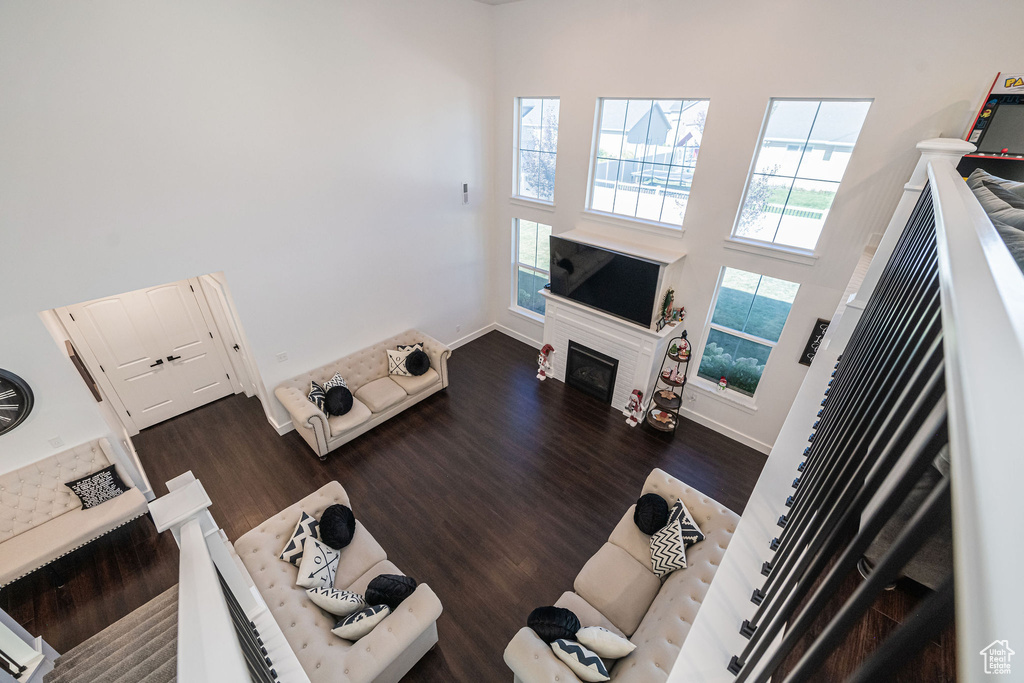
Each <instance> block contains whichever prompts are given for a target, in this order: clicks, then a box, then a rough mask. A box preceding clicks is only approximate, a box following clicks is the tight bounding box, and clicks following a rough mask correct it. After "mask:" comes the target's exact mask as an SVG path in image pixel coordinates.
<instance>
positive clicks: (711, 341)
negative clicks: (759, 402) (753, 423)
mask: <svg viewBox="0 0 1024 683" xmlns="http://www.w3.org/2000/svg"><path fill="white" fill-rule="evenodd" d="M799 288H800V285H798V284H796V283H794V282H787V281H786V280H779V279H776V278H772V277H767V276H764V275H758V274H757V273H748V272H746V271H744V270H737V269H735V268H726V269H725V272H724V273H723V275H722V284H721V286H720V287H719V290H718V298H717V300H716V302H715V310H714V313H713V314H712V316H711V325H710V329H709V330H708V338H707V342H706V343H705V345H704V353H703V354H702V357H701V361H700V367H699V368H698V370H697V375H698V376H699V377H703V378H704V379H707V380H710V381H712V382H716V383H717V382H718V381H719V380H720V379H721V378H722V377H725V379H726V381H727V385H726V386H727V388H728V389H732V390H733V391H738V392H739V393H741V394H745V395H747V396H753V395H754V392H755V391H756V390H757V385H758V383H759V382H760V381H761V373H763V372H764V367H765V364H766V363H767V362H768V356H769V354H771V351H772V348H774V347H775V343H776V342H777V341H779V337H780V336H781V335H782V328H783V327H785V325H786V319H787V318H788V317H789V309H790V308H791V307H792V306H793V301H794V299H796V293H797V290H798V289H799Z"/></svg>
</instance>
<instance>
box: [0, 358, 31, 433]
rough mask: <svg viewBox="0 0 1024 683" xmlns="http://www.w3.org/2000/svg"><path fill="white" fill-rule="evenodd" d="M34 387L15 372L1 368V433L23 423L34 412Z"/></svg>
mask: <svg viewBox="0 0 1024 683" xmlns="http://www.w3.org/2000/svg"><path fill="white" fill-rule="evenodd" d="M33 401H34V399H33V397H32V389H31V388H30V387H29V386H28V382H26V381H25V380H23V379H22V378H20V377H18V376H17V375H15V374H14V373H13V372H8V371H7V370H2V369H0V435H2V434H6V433H7V432H9V431H11V430H12V429H14V428H15V427H17V426H18V425H19V424H21V423H22V422H23V421H24V420H25V418H26V417H28V414H29V413H30V412H32V403H33Z"/></svg>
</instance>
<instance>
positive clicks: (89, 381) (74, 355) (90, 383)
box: [64, 339, 103, 403]
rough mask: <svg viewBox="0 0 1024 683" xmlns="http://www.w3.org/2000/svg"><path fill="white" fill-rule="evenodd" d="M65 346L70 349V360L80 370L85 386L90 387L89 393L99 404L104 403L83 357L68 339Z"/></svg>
mask: <svg viewBox="0 0 1024 683" xmlns="http://www.w3.org/2000/svg"><path fill="white" fill-rule="evenodd" d="M64 346H66V347H67V349H68V358H70V359H71V362H72V363H73V364H74V366H75V368H77V369H78V374H80V375H81V376H82V379H83V380H85V385H86V386H87V387H89V391H91V392H92V397H93V398H95V399H96V402H97V403H102V402H103V397H102V396H100V388H99V387H98V386H96V380H94V379H93V378H92V375H91V374H89V369H88V368H87V367H85V363H83V362H82V357H81V356H79V355H78V351H76V350H75V347H74V345H72V343H71V341H70V340H68V339H65V340H64Z"/></svg>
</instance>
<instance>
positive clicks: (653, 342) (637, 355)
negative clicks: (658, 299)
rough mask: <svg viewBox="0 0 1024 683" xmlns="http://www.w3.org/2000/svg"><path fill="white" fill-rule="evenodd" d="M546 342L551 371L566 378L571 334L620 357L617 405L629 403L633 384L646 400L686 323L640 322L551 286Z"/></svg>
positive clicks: (546, 295) (546, 294)
mask: <svg viewBox="0 0 1024 683" xmlns="http://www.w3.org/2000/svg"><path fill="white" fill-rule="evenodd" d="M541 294H542V295H543V296H544V298H545V299H546V308H545V313H544V343H545V344H551V346H552V348H554V352H553V354H552V358H551V366H552V375H553V377H554V378H555V379H557V380H558V381H560V382H564V381H565V366H566V359H567V357H568V348H569V340H572V341H575V342H577V343H579V344H583V345H584V346H588V347H590V348H591V349H594V350H595V351H599V352H600V353H603V354H605V355H607V356H611V357H612V358H615V359H616V360H618V361H619V365H618V370H617V373H616V376H615V388H614V389H613V392H612V406H614V407H615V408H619V409H621V408H624V407H625V406H626V403H627V402H628V401H629V396H630V394H632V393H633V390H634V389H639V390H640V391H642V392H643V393H644V403H645V404H646V403H647V399H648V398H649V397H650V392H651V390H652V388H653V385H654V373H655V372H656V371H657V370H660V368H661V362H662V360H663V359H664V357H665V350H666V348H667V347H668V343H669V341H671V340H672V339H673V338H674V337H677V336H679V334H680V333H681V332H682V331H683V326H682V324H681V323H680V324H677V325H674V326H666V327H664V328H663V329H661V330H653V329H650V328H645V327H641V326H640V325H636V324H634V323H631V322H628V321H626V320H623V319H621V318H617V317H615V316H613V315H610V314H608V313H605V312H603V311H599V310H597V309H594V308H591V307H589V306H585V305H583V304H580V303H577V302H575V301H572V300H570V299H566V298H564V297H561V296H557V295H555V294H552V293H551V292H548V291H546V290H544V291H542V292H541Z"/></svg>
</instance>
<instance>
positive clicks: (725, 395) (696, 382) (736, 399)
mask: <svg viewBox="0 0 1024 683" xmlns="http://www.w3.org/2000/svg"><path fill="white" fill-rule="evenodd" d="M686 386H687V387H689V388H691V389H693V390H694V391H699V392H700V393H701V395H703V396H707V397H708V398H710V399H714V400H715V401H720V402H721V403H724V404H726V405H728V406H730V407H732V408H738V409H739V410H742V411H743V412H745V413H747V414H748V415H753V414H754V413H756V412H757V405H756V404H755V403H754V399H753V397H751V396H747V395H746V394H741V393H740V392H738V391H736V390H735V389H729V388H728V387H726V388H725V389H724V390H723V389H719V388H718V385H717V384H715V383H714V382H711V381H710V380H707V379H704V378H703V377H701V376H699V375H694V376H693V379H692V380H688V381H687V382H686ZM758 386H761V383H760V382H758ZM744 399H745V400H744ZM764 452H765V453H767V452H768V451H764Z"/></svg>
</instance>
